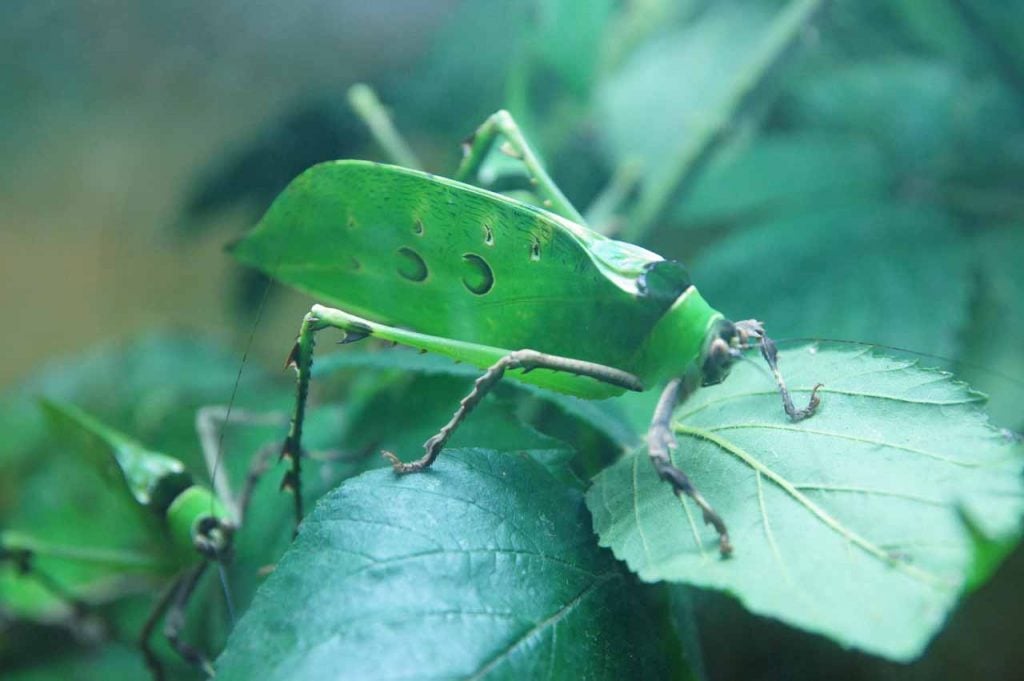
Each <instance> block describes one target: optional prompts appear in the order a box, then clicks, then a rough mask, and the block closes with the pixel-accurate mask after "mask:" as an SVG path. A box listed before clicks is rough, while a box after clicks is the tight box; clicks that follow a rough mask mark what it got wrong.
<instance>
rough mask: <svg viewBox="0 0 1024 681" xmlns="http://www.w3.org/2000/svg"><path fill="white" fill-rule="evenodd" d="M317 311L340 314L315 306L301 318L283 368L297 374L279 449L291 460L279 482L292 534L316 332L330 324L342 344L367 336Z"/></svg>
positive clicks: (297, 511)
mask: <svg viewBox="0 0 1024 681" xmlns="http://www.w3.org/2000/svg"><path fill="white" fill-rule="evenodd" d="M317 310H322V311H323V312H324V313H325V314H327V315H328V317H331V316H332V315H342V313H341V312H340V311H338V310H331V309H330V308H324V307H321V306H319V305H314V306H313V308H312V309H311V310H310V311H309V312H308V313H307V314H306V316H305V317H304V318H303V320H302V325H301V326H300V327H299V337H298V339H297V340H296V341H295V346H294V347H293V348H292V351H291V353H289V355H288V361H287V362H286V363H285V366H286V367H291V368H294V369H295V374H296V377H297V380H296V386H295V409H294V411H293V412H292V418H291V423H290V425H289V427H288V436H287V437H286V438H285V440H284V446H283V447H282V448H281V458H282V459H283V458H287V459H289V460H290V461H291V463H292V466H291V469H290V470H289V471H288V472H287V473H285V476H284V479H283V480H282V481H281V489H289V490H291V491H292V493H293V494H294V495H295V531H294V534H298V531H299V523H300V522H301V521H302V424H303V421H304V420H305V418H306V398H307V397H308V396H309V381H310V378H311V377H312V372H313V348H314V346H315V345H316V338H315V336H316V332H317V331H320V330H321V329H325V328H327V327H329V326H335V327H337V328H339V329H342V330H343V331H344V332H345V338H344V339H343V340H342V341H341V342H342V343H352V342H355V341H357V340H361V339H363V338H366V337H367V336H368V335H370V330H369V329H366V330H365V332H362V331H361V330H359V327H358V326H357V325H355V324H354V323H351V322H350V323H339V322H338V321H337V320H334V321H328V322H325V321H322V320H321V319H320V317H318V316H317V314H316V311H317Z"/></svg>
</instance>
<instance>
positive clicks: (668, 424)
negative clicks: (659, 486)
mask: <svg viewBox="0 0 1024 681" xmlns="http://www.w3.org/2000/svg"><path fill="white" fill-rule="evenodd" d="M691 392H692V389H688V388H687V387H686V383H685V381H684V379H682V378H677V379H674V380H672V381H670V382H669V384H668V385H667V386H665V390H664V391H663V392H662V393H661V397H660V398H658V406H657V407H655V409H654V417H653V418H652V419H651V427H650V429H649V430H648V431H647V452H648V454H649V455H650V457H651V463H652V464H654V469H655V470H656V471H657V472H658V477H660V478H661V479H662V480H664V481H665V482H667V483H669V484H670V485H672V491H673V492H675V493H676V496H681V495H683V494H685V495H686V496H688V497H690V498H691V499H693V501H694V503H695V504H697V506H699V507H700V510H701V512H702V513H703V514H704V522H705V523H707V524H709V525H712V526H714V528H715V530H716V531H717V532H718V550H719V552H720V553H721V554H722V557H723V558H725V557H727V556H729V554H731V553H732V544H731V543H730V542H729V530H728V529H726V527H725V521H723V520H722V517H721V516H719V515H718V513H716V512H715V509H713V508H712V507H711V504H709V503H708V502H707V500H706V499H705V498H704V496H703V495H702V494H701V493H700V492H699V491H698V490H697V488H696V487H694V485H693V483H692V482H690V478H688V477H687V475H686V473H684V472H683V471H681V470H680V469H678V468H676V467H675V466H673V465H672V459H671V456H670V452H671V451H672V450H674V449H675V448H676V447H677V443H676V438H675V435H674V434H673V433H672V414H673V412H674V411H675V408H676V405H678V404H679V403H680V402H682V401H683V400H685V399H686V398H687V397H688V396H689V395H690V393H691Z"/></svg>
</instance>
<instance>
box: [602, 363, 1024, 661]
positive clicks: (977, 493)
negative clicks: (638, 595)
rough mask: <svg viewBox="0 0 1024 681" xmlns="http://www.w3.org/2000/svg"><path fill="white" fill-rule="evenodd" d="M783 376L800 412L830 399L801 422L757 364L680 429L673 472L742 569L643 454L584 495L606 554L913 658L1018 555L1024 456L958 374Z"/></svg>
mask: <svg viewBox="0 0 1024 681" xmlns="http://www.w3.org/2000/svg"><path fill="white" fill-rule="evenodd" d="M781 363H782V368H783V370H784V372H785V373H786V376H787V379H788V383H789V385H790V387H791V388H793V389H794V390H795V392H796V395H797V396H798V399H800V398H806V396H807V393H808V391H809V389H810V388H811V387H812V386H813V385H814V384H815V383H818V382H821V383H824V384H825V388H824V389H823V391H822V405H821V409H820V410H819V412H818V413H817V414H816V415H815V416H814V417H813V418H811V419H808V420H806V421H803V422H800V423H797V424H793V423H791V422H789V421H788V420H787V419H786V417H785V415H784V414H783V412H782V409H781V408H780V404H779V398H778V395H777V394H776V392H775V390H774V389H773V386H772V383H771V381H770V379H769V378H768V377H767V376H765V375H764V373H763V372H762V371H761V370H760V369H759V368H755V367H754V366H753V365H750V364H741V365H740V366H738V367H736V369H735V370H734V371H733V375H732V376H730V378H729V379H728V380H727V381H725V382H724V383H723V384H722V385H720V386H716V387H714V388H708V389H705V390H702V391H700V392H698V394H697V395H695V396H694V397H693V398H692V400H691V401H689V402H687V403H686V404H685V405H684V406H683V407H682V408H681V409H680V411H679V412H678V414H677V417H676V418H677V432H678V434H679V449H678V450H677V452H676V453H675V455H674V456H675V461H676V463H677V464H679V465H681V466H682V467H683V468H684V469H686V470H688V471H689V472H690V474H691V476H692V478H693V480H694V482H695V484H696V485H697V486H698V487H699V488H700V489H701V490H702V492H703V493H704V495H705V497H707V498H708V499H709V500H710V501H711V503H712V504H714V505H715V506H716V508H717V509H718V511H719V513H721V514H722V515H723V516H724V517H725V519H726V521H727V522H728V523H729V526H730V531H731V534H732V538H733V543H734V545H735V546H736V553H735V555H734V557H733V558H732V559H730V560H721V559H720V558H718V555H717V552H716V551H715V546H716V540H715V537H714V533H713V532H712V531H710V529H708V528H705V527H704V526H702V525H701V524H700V518H699V514H698V513H697V512H696V511H695V510H694V509H693V508H692V507H691V506H690V505H689V504H685V505H684V506H683V507H682V508H681V507H680V503H679V502H678V501H676V499H675V497H674V496H673V495H672V494H671V492H670V491H669V489H668V488H667V486H665V485H664V484H663V483H661V482H660V481H659V480H658V478H657V476H656V475H655V473H654V472H653V469H652V467H651V466H650V464H649V463H648V462H647V461H646V458H647V457H646V456H645V455H644V453H643V452H642V451H641V452H640V453H634V454H633V455H630V456H626V457H624V458H623V459H622V460H621V461H619V462H618V463H616V464H615V465H614V466H612V467H610V468H609V469H607V470H606V471H605V472H604V473H602V474H601V475H600V476H599V477H598V478H597V479H596V482H595V484H594V486H593V488H592V489H591V490H590V492H589V493H588V497H587V500H588V505H589V507H590V509H591V511H592V512H593V514H594V522H595V527H596V528H597V531H598V533H599V535H600V537H601V543H602V544H603V545H605V546H610V547H611V548H612V549H613V550H614V551H615V553H616V555H617V556H618V557H619V558H621V559H623V560H625V561H626V562H627V563H628V564H629V566H630V567H631V568H632V569H633V570H634V571H636V572H637V573H638V574H639V575H640V576H641V577H642V578H643V579H645V580H651V581H653V580H669V581H675V582H685V583H689V584H694V585H697V586H703V587H710V588H715V589H721V590H724V591H726V592H729V593H732V594H733V595H735V596H736V597H737V598H738V599H739V600H740V601H741V602H742V603H743V604H744V606H745V607H747V608H748V609H749V610H751V611H753V612H756V613H759V614H763V615H768V616H771V617H775V618H778V619H781V620H783V621H785V622H787V623H789V624H792V625H795V626H799V627H802V628H805V629H808V630H811V631H815V632H818V633H821V634H824V635H826V636H829V637H831V638H833V639H835V640H836V641H838V642H839V643H841V644H843V645H846V646H852V647H856V648H860V649H862V650H865V651H868V652H871V653H874V654H878V655H884V656H886V657H890V658H894V659H900V660H909V659H912V658H914V657H916V656H917V655H919V654H920V653H921V652H922V651H923V649H924V647H925V645H926V644H927V643H928V641H929V640H930V639H931V637H932V636H933V635H934V634H935V633H936V631H938V629H939V628H940V627H941V626H942V624H943V622H944V621H945V619H946V616H947V615H948V614H949V612H950V610H951V609H952V608H953V606H954V605H955V604H956V602H957V600H958V599H959V598H960V596H961V595H962V594H963V593H964V592H965V591H966V590H968V589H969V588H971V587H973V586H975V585H977V584H978V583H980V582H982V581H984V580H985V579H987V577H988V576H990V574H991V572H992V571H993V570H994V567H995V565H996V564H997V563H998V562H999V558H1001V557H1002V556H1003V555H1005V552H1006V551H1007V550H1008V549H1009V548H1010V547H1011V546H1012V545H1013V544H1014V543H1015V542H1016V541H1017V539H1018V537H1019V534H1020V517H1021V512H1022V510H1024V488H1022V479H1021V470H1022V466H1024V458H1022V452H1021V450H1020V447H1019V446H1018V447H1014V446H1012V445H1011V444H1010V443H1009V442H1008V441H1007V440H1006V439H1005V438H1004V437H1003V436H1002V435H1000V434H999V433H998V432H997V431H996V430H995V429H993V428H991V427H990V426H989V425H988V423H987V420H986V418H985V416H984V415H983V413H982V412H980V411H979V410H978V409H977V408H976V405H977V402H978V401H979V399H980V398H979V396H978V395H977V394H976V393H972V392H971V391H969V390H968V389H967V388H966V387H964V386H963V385H962V384H958V383H955V382H953V381H952V380H950V378H949V377H948V375H946V374H942V373H939V372H935V371H928V370H922V369H920V368H918V367H916V366H914V365H913V364H912V363H909V362H903V361H897V360H892V359H889V358H884V357H880V356H875V355H873V354H871V353H869V352H864V351H860V352H853V351H849V350H839V349H834V348H833V349H830V348H818V347H817V346H808V347H805V348H802V349H800V350H794V351H790V352H785V353H783V355H782V357H781ZM965 519H966V520H968V522H967V523H966V524H965ZM967 525H970V526H971V528H972V529H971V531H968V529H967ZM993 552H994V554H995V556H996V558H995V559H993ZM982 554H984V555H982Z"/></svg>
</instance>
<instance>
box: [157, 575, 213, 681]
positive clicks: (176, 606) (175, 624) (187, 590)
mask: <svg viewBox="0 0 1024 681" xmlns="http://www.w3.org/2000/svg"><path fill="white" fill-rule="evenodd" d="M208 565H209V563H208V562H207V561H203V562H202V563H200V564H199V565H197V566H196V567H194V568H192V569H191V570H189V571H188V573H186V574H185V576H184V577H182V578H181V579H179V580H178V582H177V584H176V585H175V588H174V597H173V598H172V599H171V602H170V609H169V610H168V611H167V619H166V621H165V623H164V636H166V637H167V640H168V641H170V642H171V647H173V648H174V649H175V650H176V651H178V654H179V655H181V657H182V658H183V659H184V660H185V661H186V662H188V663H189V664H191V665H192V666H194V667H196V668H198V669H200V670H202V671H203V673H204V674H206V675H207V676H213V675H214V670H213V665H211V664H210V661H209V660H208V659H206V656H205V655H203V654H202V653H201V652H200V651H199V650H198V649H197V648H195V647H194V646H192V645H190V644H189V643H188V642H186V641H184V640H182V638H181V632H182V630H183V629H184V628H185V608H186V606H188V602H189V599H190V598H191V597H192V594H193V593H195V589H196V585H197V584H198V583H199V578H200V577H202V576H203V573H204V572H205V571H206V567H207V566H208Z"/></svg>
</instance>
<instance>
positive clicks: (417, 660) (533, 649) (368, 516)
mask: <svg viewBox="0 0 1024 681" xmlns="http://www.w3.org/2000/svg"><path fill="white" fill-rule="evenodd" d="M644 601H645V598H644V590H643V589H642V588H639V586H638V584H637V583H636V582H634V581H633V579H632V577H631V575H629V573H628V571H627V570H625V568H624V566H622V565H621V564H620V563H618V562H617V561H615V560H614V559H613V558H612V556H611V554H610V553H608V552H606V551H604V550H602V549H599V548H598V547H597V545H596V542H595V541H594V537H593V534H592V531H591V528H590V520H589V517H588V514H587V512H586V509H585V507H584V504H583V498H582V494H581V493H580V492H579V491H577V490H576V489H575V488H574V487H572V486H566V485H564V484H562V483H560V482H558V481H557V480H556V479H555V478H553V477H551V475H550V474H549V473H548V472H547V471H546V470H544V469H543V468H542V467H541V466H539V465H538V464H537V463H536V462H534V461H533V460H532V459H530V458H529V457H526V456H514V455H508V454H498V453H495V452H492V451H490V450H452V451H446V452H445V454H444V456H442V457H441V458H440V459H439V460H438V462H437V463H436V464H435V465H434V466H433V467H432V468H431V470H430V472H428V473H424V474H419V475H410V476H406V477H395V476H394V474H393V473H392V472H391V471H383V470H380V471H372V472H369V473H365V474H363V475H361V476H359V477H357V478H353V479H351V480H349V481H347V482H346V483H345V484H343V485H342V486H341V487H339V488H338V489H337V490H336V491H335V492H334V493H332V494H330V495H328V496H327V497H325V498H324V499H323V500H322V501H321V502H320V503H319V504H318V505H317V507H316V509H315V510H314V511H313V512H312V513H311V514H310V516H309V517H308V518H307V519H306V521H305V522H304V523H303V525H302V528H301V531H300V533H299V537H298V539H297V540H296V542H295V544H294V545H293V547H292V548H291V549H290V550H289V552H288V553H287V554H285V556H284V557H283V558H282V559H281V561H280V562H279V563H278V565H277V568H276V569H275V571H274V573H273V574H272V575H271V576H270V577H269V578H268V579H267V581H266V583H265V584H264V585H263V587H261V589H260V591H259V593H258V594H257V597H256V599H255V600H254V602H253V604H252V607H251V608H250V610H249V611H248V612H247V613H246V615H245V616H244V617H243V618H242V619H241V620H240V621H239V623H238V627H237V628H236V629H235V632H234V633H233V635H232V638H231V640H230V641H229V643H228V647H227V649H226V650H225V652H224V654H223V655H222V656H221V659H220V660H219V663H218V665H217V666H218V673H217V676H218V678H219V679H223V680H225V681H227V680H230V679H236V678H237V679H241V678H252V677H253V675H256V676H259V677H260V678H263V679H268V680H272V679H293V678H328V677H329V678H334V679H347V678H351V679H362V678H411V677H417V678H569V677H572V678H652V679H653V678H664V677H666V676H672V675H674V674H678V673H679V672H680V670H679V669H678V667H676V668H674V669H673V668H672V667H673V665H674V664H677V663H678V662H677V661H674V660H673V656H672V655H671V654H668V655H666V652H665V649H662V648H661V646H663V645H664V642H665V640H666V639H665V637H666V636H671V627H670V626H669V625H667V624H666V622H665V621H664V620H662V619H661V618H659V617H657V616H656V615H655V612H656V609H655V610H652V609H651V608H650V605H649V604H645V602H644ZM297 604H302V605H301V606H299V607H297Z"/></svg>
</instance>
